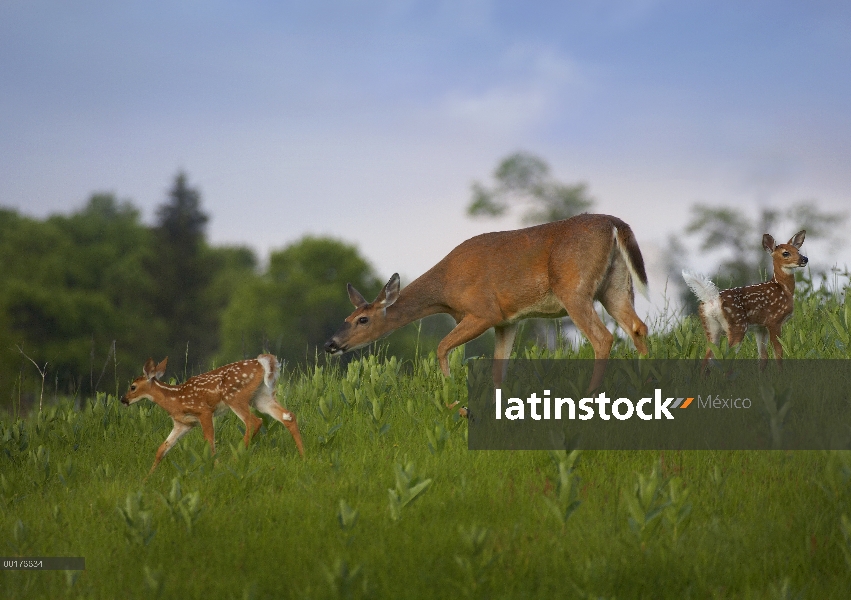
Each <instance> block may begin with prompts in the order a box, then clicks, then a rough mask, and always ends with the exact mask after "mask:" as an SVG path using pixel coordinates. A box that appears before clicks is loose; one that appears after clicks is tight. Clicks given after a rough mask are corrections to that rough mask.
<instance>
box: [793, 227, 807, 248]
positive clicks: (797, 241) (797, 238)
mask: <svg viewBox="0 0 851 600" xmlns="http://www.w3.org/2000/svg"><path fill="white" fill-rule="evenodd" d="M806 236H807V230H806V229H802V230H801V231H799V232H798V233H796V234H795V235H793V236H792V239H791V240H789V245H790V246H795V248H798V249H800V248H801V246H803V245H804V238H805V237H806Z"/></svg>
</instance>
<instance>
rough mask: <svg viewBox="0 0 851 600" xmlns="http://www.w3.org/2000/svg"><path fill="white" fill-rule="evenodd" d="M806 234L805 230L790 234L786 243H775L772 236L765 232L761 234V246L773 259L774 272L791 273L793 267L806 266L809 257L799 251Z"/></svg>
mask: <svg viewBox="0 0 851 600" xmlns="http://www.w3.org/2000/svg"><path fill="white" fill-rule="evenodd" d="M806 235H807V232H806V230H801V231H799V232H798V233H796V234H795V235H793V236H792V239H790V240H789V242H787V243H786V244H775V243H774V238H773V237H771V236H770V235H768V234H767V233H766V234H765V235H763V236H762V247H763V248H765V251H766V252H768V253H769V254H770V255H771V259H772V260H773V261H774V274H775V275H777V271H778V270H781V271H783V272H784V273H786V274H787V275H788V274H791V273H792V271H793V270H794V269H797V268H801V267H805V266H807V263H808V262H809V260H810V259H808V258H807V257H806V256H804V255H803V254H801V253H800V252H799V250H800V248H801V246H802V245H803V244H804V237H805V236H806Z"/></svg>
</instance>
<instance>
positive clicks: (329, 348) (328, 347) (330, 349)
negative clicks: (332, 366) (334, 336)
mask: <svg viewBox="0 0 851 600" xmlns="http://www.w3.org/2000/svg"><path fill="white" fill-rule="evenodd" d="M339 349H340V347H339V346H338V345H337V342H335V341H334V340H328V341H327V342H325V352H327V353H328V354H333V353H334V352H337V351H338V350H339Z"/></svg>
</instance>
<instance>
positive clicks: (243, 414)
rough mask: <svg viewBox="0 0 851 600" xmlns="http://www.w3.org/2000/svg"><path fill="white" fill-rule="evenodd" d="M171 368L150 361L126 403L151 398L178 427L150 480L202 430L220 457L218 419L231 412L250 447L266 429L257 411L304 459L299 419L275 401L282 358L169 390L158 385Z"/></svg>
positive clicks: (232, 367) (243, 364) (266, 357)
mask: <svg viewBox="0 0 851 600" xmlns="http://www.w3.org/2000/svg"><path fill="white" fill-rule="evenodd" d="M167 362H168V358H165V359H164V360H163V361H162V362H161V363H160V364H158V365H155V364H154V361H153V359H150V358H149V359H148V362H147V363H145V366H144V368H143V369H142V373H143V375H142V376H141V377H137V378H136V379H135V380H134V381H133V383H131V384H130V389H129V390H128V391H127V393H126V394H124V397H123V398H121V402H122V403H123V404H125V405H130V404H133V403H134V402H138V401H139V400H142V399H143V398H147V399H148V400H150V401H152V402H154V403H156V404H158V405H160V406H161V407H162V408H164V409H165V410H166V412H168V414H169V415H170V416H171V420H172V421H173V422H174V427H173V428H172V430H171V433H169V434H168V437H167V438H166V440H165V441H164V442H163V443H162V445H161V446H160V447H159V449H158V450H157V456H156V458H155V459H154V465H153V466H152V467H151V470H150V471H149V472H148V475H150V474H151V473H153V472H154V469H156V468H157V465H158V464H159V463H160V461H161V460H162V458H163V456H165V455H166V453H168V451H169V450H171V449H172V447H173V446H174V445H175V444H176V443H177V441H178V440H179V439H180V438H181V437H183V436H184V435H186V433H187V432H188V431H189V430H190V429H192V428H193V427H195V426H196V425H198V424H200V425H201V429H202V430H203V432H204V438H206V440H207V442H208V443H209V444H210V450H212V451H213V453H215V452H216V442H215V431H214V429H213V416H214V415H219V414H221V413H222V412H225V411H227V409H228V408H229V409H231V410H232V411H233V412H235V413H236V416H238V417H239V418H240V419H241V420H242V422H243V423H245V438H244V441H245V445H246V447H247V446H248V443H249V441H250V440H251V438H252V437H254V436H255V435H256V434H257V432H258V431H259V430H260V426H261V425H262V424H263V421H262V419H260V418H258V417H256V416H254V415H252V414H251V407H252V406H253V407H254V408H256V409H257V410H259V411H260V412H262V413H265V414H267V415H269V416H271V417H272V418H274V419H276V420H277V421H279V422H280V423H281V424H282V425H283V426H284V427H286V428H287V429H288V430H289V432H290V434H292V436H293V439H294V440H295V444H296V447H297V448H298V451H299V453H300V454H301V455H302V456H304V447H303V445H302V441H301V433H300V432H299V430H298V424H297V423H296V419H295V415H294V414H293V413H292V412H290V411H288V410H287V409H285V408H283V407H282V406H281V405H280V404H278V401H277V400H276V399H275V384H276V383H277V381H278V375H279V373H280V371H281V367H280V365H279V363H278V359H277V358H275V357H274V356H272V355H271V354H261V355H260V356H258V357H257V358H254V359H251V360H242V361H239V362H235V363H231V364H229V365H225V366H223V367H219V368H218V369H214V370H213V371H210V372H208V373H202V374H201V375H196V376H195V377H190V378H189V379H187V380H186V381H185V382H184V383H182V384H180V385H166V384H164V383H162V382H160V381H159V379H160V378H161V377H162V376H163V375H164V374H165V368H166V364H167Z"/></svg>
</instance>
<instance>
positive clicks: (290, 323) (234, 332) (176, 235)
mask: <svg viewBox="0 0 851 600" xmlns="http://www.w3.org/2000/svg"><path fill="white" fill-rule="evenodd" d="M510 205H519V206H520V207H522V210H523V212H522V215H521V219H520V221H521V222H522V223H523V224H527V225H528V224H536V223H544V222H549V221H555V220H559V219H565V218H569V217H571V216H573V215H576V214H578V213H581V212H586V211H591V210H593V209H594V206H595V199H594V198H593V197H591V196H590V195H589V194H588V186H587V184H585V183H576V184H570V185H569V184H565V183H562V182H560V181H558V180H556V179H555V178H554V177H553V175H552V173H551V170H550V167H549V165H548V164H547V163H546V162H545V161H544V160H543V159H542V158H540V157H538V156H535V155H533V154H529V153H525V152H518V153H514V154H511V155H509V156H507V157H505V158H504V159H503V160H501V161H500V162H499V163H498V165H497V167H496V169H495V170H494V172H493V181H492V184H491V185H486V184H483V183H480V182H475V183H473V185H472V194H471V199H470V202H469V205H468V207H467V212H468V215H470V216H471V217H482V216H485V217H493V216H500V215H503V214H505V213H506V212H507V211H508V210H509V208H510ZM845 218H846V216H845V215H844V214H839V213H825V212H822V211H820V210H819V209H818V206H817V205H816V203H814V202H800V203H797V204H793V205H791V206H790V207H789V208H788V209H787V210H786V211H785V212H782V213H781V212H778V211H774V210H763V211H762V212H761V213H760V214H759V215H758V216H757V218H756V219H754V218H752V217H749V215H748V214H747V213H746V212H745V211H743V210H742V209H741V208H738V207H733V208H731V207H713V206H707V205H703V204H695V205H693V206H692V219H691V221H690V222H689V223H688V225H687V226H686V229H685V231H684V232H683V233H682V234H681V235H679V236H672V237H671V238H670V240H669V244H668V248H667V251H666V253H665V254H666V256H667V257H668V259H667V261H668V264H667V265H666V266H667V268H668V271H669V283H670V284H672V285H673V286H675V287H678V288H679V292H678V293H679V294H680V303H681V304H682V305H684V306H685V307H686V312H689V311H693V309H694V308H695V306H694V298H693V297H692V295H691V294H690V293H689V292H688V291H687V290H686V288H685V286H682V285H680V284H681V283H682V278H681V276H680V274H679V271H680V269H681V268H682V267H683V266H685V262H686V259H685V258H684V257H686V255H687V252H686V248H685V247H684V245H683V244H682V242H681V241H680V240H682V239H683V238H688V237H689V236H692V238H695V239H696V240H697V242H698V243H699V245H700V250H701V251H722V252H723V251H725V250H726V251H727V252H728V258H726V259H724V260H721V261H720V262H719V263H718V270H717V271H716V272H715V273H711V274H710V275H712V276H713V277H714V278H716V279H715V280H716V281H717V282H718V283H719V285H721V286H722V287H732V286H735V285H744V284H747V283H754V282H756V281H760V280H762V278H763V277H764V276H765V273H766V267H767V264H766V255H765V254H764V252H763V251H762V248H761V246H760V239H761V234H762V233H763V232H767V231H769V230H772V229H774V228H776V227H778V225H783V226H784V227H787V226H788V227H792V228H793V229H794V230H796V231H797V230H800V229H807V240H808V241H809V240H814V239H819V238H821V239H823V240H839V239H840V238H842V236H841V232H842V231H843V226H844V223H845ZM208 221H209V216H208V215H207V214H206V213H205V212H204V210H203V208H202V201H201V194H200V192H199V191H198V189H197V188H194V187H192V186H191V185H190V184H189V181H188V177H187V175H186V174H185V173H178V174H177V175H176V176H175V178H174V181H173V184H172V186H171V188H170V190H169V192H168V194H167V197H166V198H165V200H164V202H163V203H162V204H161V205H160V206H159V207H158V208H157V210H156V216H155V222H154V223H153V224H152V225H147V224H145V223H144V222H143V221H142V219H141V215H140V212H139V210H138V209H137V208H136V207H135V206H134V205H133V204H132V202H130V201H127V200H119V199H118V198H116V197H115V195H114V194H94V195H92V196H91V197H90V198H89V200H88V202H87V203H86V204H85V206H83V207H82V208H81V209H80V210H78V211H76V212H73V213H71V214H68V215H53V216H50V217H48V218H46V219H44V220H39V219H34V218H30V217H27V216H24V215H21V214H19V213H18V212H17V211H14V210H8V209H3V208H0V408H2V407H4V406H6V407H8V406H10V405H15V402H20V403H24V404H26V403H29V402H33V401H34V399H35V398H36V396H37V395H38V396H39V397H40V396H41V394H42V393H43V394H46V395H48V396H49V395H50V394H54V395H78V396H82V397H85V396H87V395H90V394H92V393H94V392H96V391H101V392H111V393H118V392H121V391H123V389H122V388H123V386H124V385H125V384H126V382H127V381H128V380H129V379H130V378H131V376H133V375H135V374H137V372H138V371H139V370H140V369H141V365H142V364H143V362H144V360H145V359H146V358H148V357H149V356H150V357H154V358H157V359H158V360H159V359H162V358H163V357H165V356H168V357H169V366H170V375H172V376H177V377H178V378H179V379H181V380H182V379H185V378H186V377H187V376H189V375H192V374H196V373H199V372H203V371H206V370H208V369H210V368H211V367H213V366H215V365H222V364H226V363H227V362H231V361H234V360H239V359H242V358H245V357H253V356H256V355H257V354H258V353H260V352H271V353H274V354H275V355H277V356H278V357H280V358H282V359H283V360H285V361H286V362H287V364H289V365H290V366H294V365H298V364H305V363H312V362H313V361H315V360H319V361H322V360H323V359H324V357H323V353H322V350H321V345H322V343H323V342H324V341H325V340H326V339H327V338H328V337H330V335H331V334H332V333H333V332H334V331H335V330H336V329H337V327H339V325H340V324H341V322H342V319H344V318H345V317H346V315H348V314H349V313H350V312H351V310H352V308H351V305H350V304H349V300H348V296H347V294H346V293H345V286H346V283H352V285H354V286H355V287H356V288H357V289H358V290H359V291H361V292H362V293H363V294H364V295H365V296H366V297H367V298H368V299H372V298H373V297H375V295H376V294H377V293H378V291H379V290H380V289H381V286H382V285H383V283H384V278H383V277H379V276H378V274H377V273H376V272H375V269H374V268H373V267H372V265H370V263H369V261H368V260H367V259H366V258H364V257H363V256H361V255H360V253H359V252H358V249H357V248H356V246H354V245H352V244H349V243H346V242H344V241H341V240H337V239H331V238H322V237H311V236H305V237H303V238H302V239H300V240H298V241H297V242H295V243H293V244H291V245H289V246H287V247H285V248H283V249H281V250H278V251H275V252H272V253H271V255H270V257H269V260H268V264H267V266H266V267H265V268H263V269H261V268H260V266H259V265H260V262H259V260H258V258H257V256H256V255H255V253H254V251H253V250H252V249H250V248H248V247H245V246H213V245H211V244H210V243H209V241H208V239H207V234H206V226H207V223H208ZM450 249H451V248H449V247H447V248H446V251H447V252H448V251H449V250H450ZM674 294H675V295H676V294H677V292H675V293H674ZM452 326H453V323H452V320H451V319H450V318H449V317H448V316H446V315H435V316H434V317H429V318H427V319H425V320H424V321H423V322H422V323H420V324H414V325H409V326H407V327H406V328H404V329H403V330H402V331H400V332H398V333H395V334H394V335H393V336H391V337H390V338H388V342H387V343H388V344H389V347H388V349H387V350H385V351H388V352H391V353H393V354H396V355H398V356H400V357H402V358H412V357H414V356H415V355H416V353H417V352H418V351H420V350H424V351H426V352H427V351H430V350H433V349H434V348H435V347H436V344H437V341H438V340H439V339H441V338H442V337H443V336H444V335H445V334H446V333H447V332H448V330H449V329H450V328H451V327H452ZM566 326H569V323H567V324H566ZM553 331H554V330H553V328H552V327H551V325H550V324H549V322H547V324H543V323H537V324H536V323H532V324H531V326H530V327H529V328H528V330H527V336H526V337H527V339H528V340H529V341H530V342H532V343H545V344H548V345H549V344H552V343H554V339H555V338H553ZM485 337H486V338H487V336H485ZM520 343H522V342H520ZM490 351H492V347H491V345H490V343H489V340H488V339H481V340H477V341H475V342H472V343H471V344H468V349H467V353H468V355H470V354H471V355H478V354H482V353H487V352H490ZM42 388H43V389H44V392H42Z"/></svg>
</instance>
